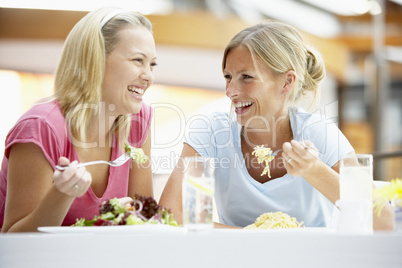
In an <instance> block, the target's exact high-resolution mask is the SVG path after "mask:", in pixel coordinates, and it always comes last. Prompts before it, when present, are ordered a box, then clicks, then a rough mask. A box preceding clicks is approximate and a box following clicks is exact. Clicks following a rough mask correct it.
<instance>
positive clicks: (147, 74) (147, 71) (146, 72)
mask: <svg viewBox="0 0 402 268" xmlns="http://www.w3.org/2000/svg"><path fill="white" fill-rule="evenodd" d="M140 79H141V80H144V81H146V82H147V84H148V86H150V85H151V84H152V83H153V82H154V72H153V70H152V67H149V68H144V69H143V70H142V72H141V75H140Z"/></svg>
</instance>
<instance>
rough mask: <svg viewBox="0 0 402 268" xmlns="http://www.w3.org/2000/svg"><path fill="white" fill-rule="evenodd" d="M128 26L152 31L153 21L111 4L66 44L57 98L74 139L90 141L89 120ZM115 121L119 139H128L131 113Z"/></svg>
mask: <svg viewBox="0 0 402 268" xmlns="http://www.w3.org/2000/svg"><path fill="white" fill-rule="evenodd" d="M114 14H115V15H114ZM110 15H112V17H111V18H110V19H109V20H107V19H108V16H109V17H110ZM113 15H114V16H113ZM127 26H138V27H145V28H146V29H148V30H149V31H150V32H151V33H152V25H151V23H150V22H149V20H148V19H146V18H145V17H144V16H142V15H141V14H139V13H137V12H133V11H126V10H121V9H119V8H114V7H108V8H101V9H98V10H95V11H92V12H90V13H88V14H87V15H86V16H85V17H83V18H82V19H81V20H80V21H79V22H78V23H77V24H76V25H75V26H74V28H73V29H72V30H71V32H70V33H69V35H68V37H67V39H66V41H65V43H64V48H63V52H62V55H61V58H60V61H59V64H58V67H57V70H56V76H55V97H56V99H57V100H58V101H59V104H60V108H61V111H62V113H63V115H64V117H65V118H66V121H67V123H68V125H69V128H70V133H71V136H72V138H73V139H75V140H78V141H79V142H86V141H87V136H88V127H89V122H90V120H91V118H92V117H93V116H94V115H96V114H97V113H99V109H100V106H101V102H102V82H103V77H104V74H105V62H106V56H107V55H108V54H109V53H110V52H111V51H112V50H113V49H114V48H115V47H116V44H117V42H118V41H119V32H120V30H122V29H124V28H125V27H127ZM114 124H115V126H114V129H115V131H116V133H117V135H118V138H119V141H120V142H125V141H126V140H127V137H128V134H129V131H130V126H131V115H122V116H119V118H117V119H116V120H115V122H114Z"/></svg>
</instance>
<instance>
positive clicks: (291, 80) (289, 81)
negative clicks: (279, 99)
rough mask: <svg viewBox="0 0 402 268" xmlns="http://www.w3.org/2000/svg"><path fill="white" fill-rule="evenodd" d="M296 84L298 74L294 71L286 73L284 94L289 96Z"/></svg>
mask: <svg viewBox="0 0 402 268" xmlns="http://www.w3.org/2000/svg"><path fill="white" fill-rule="evenodd" d="M295 82H296V73H295V72H294V71H287V72H286V73H285V84H284V85H283V88H282V94H287V93H288V92H289V91H291V90H292V88H293V86H294V84H295Z"/></svg>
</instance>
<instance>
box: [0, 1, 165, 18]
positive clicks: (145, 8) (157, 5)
mask: <svg viewBox="0 0 402 268" xmlns="http://www.w3.org/2000/svg"><path fill="white" fill-rule="evenodd" d="M106 6H117V7H121V8H124V9H128V10H135V11H138V12H140V13H142V14H145V15H146V14H164V13H169V12H171V11H172V10H173V4H172V2H171V1H170V0H153V1H149V0H131V1H127V0H114V1H113V3H111V2H110V0H97V1H82V0H69V1H48V0H35V1H32V0H21V1H15V0H2V1H1V2H0V7H2V8H27V9H50V10H76V11H91V10H94V9H97V8H101V7H106Z"/></svg>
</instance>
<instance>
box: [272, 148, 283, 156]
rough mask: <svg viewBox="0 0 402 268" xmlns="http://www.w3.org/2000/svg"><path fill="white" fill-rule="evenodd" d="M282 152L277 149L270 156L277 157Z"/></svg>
mask: <svg viewBox="0 0 402 268" xmlns="http://www.w3.org/2000/svg"><path fill="white" fill-rule="evenodd" d="M281 151H283V150H282V149H278V150H276V151H275V152H273V153H272V154H271V155H272V156H277V155H278V153H279V152H281Z"/></svg>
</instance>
